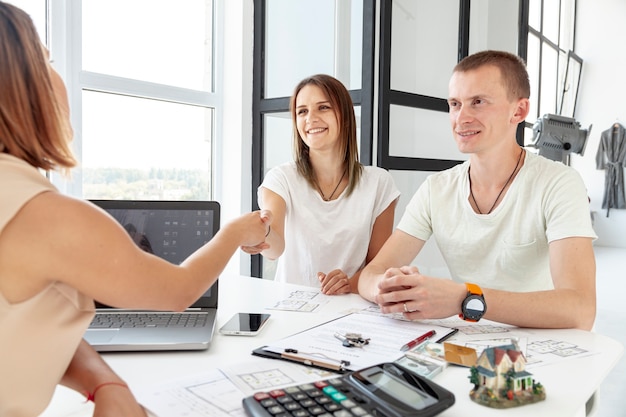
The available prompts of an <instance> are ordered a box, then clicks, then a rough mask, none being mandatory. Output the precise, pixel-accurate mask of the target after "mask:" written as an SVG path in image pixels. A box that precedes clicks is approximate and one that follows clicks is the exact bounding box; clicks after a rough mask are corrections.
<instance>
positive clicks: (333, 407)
mask: <svg viewBox="0 0 626 417" xmlns="http://www.w3.org/2000/svg"><path fill="white" fill-rule="evenodd" d="M324 408H325V409H326V410H328V411H330V412H331V413H332V412H334V411H337V410H341V409H342V408H341V406H340V405H339V404H335V403H328V404H326V405H324Z"/></svg>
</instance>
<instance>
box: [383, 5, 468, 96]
mask: <svg viewBox="0 0 626 417" xmlns="http://www.w3.org/2000/svg"><path fill="white" fill-rule="evenodd" d="M458 16H459V2H458V1H439V0H416V1H410V2H400V1H398V0H395V1H393V8H392V14H391V20H392V21H391V89H392V90H397V91H406V92H409V93H415V94H421V95H425V96H430V97H439V98H447V97H448V81H449V79H450V75H451V74H452V68H453V67H454V65H456V63H457V50H458V37H459V35H458V33H459V21H458V19H459V17H458ZM433 34H435V35H433ZM433 36H436V37H437V42H432V38H433Z"/></svg>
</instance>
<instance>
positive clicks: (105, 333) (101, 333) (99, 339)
mask: <svg viewBox="0 0 626 417" xmlns="http://www.w3.org/2000/svg"><path fill="white" fill-rule="evenodd" d="M118 330H119V329H89V330H87V331H85V339H86V340H87V341H88V342H89V343H91V344H95V343H106V342H108V341H109V340H111V339H113V336H115V335H116V334H117V332H118Z"/></svg>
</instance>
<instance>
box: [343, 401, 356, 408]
mask: <svg viewBox="0 0 626 417" xmlns="http://www.w3.org/2000/svg"><path fill="white" fill-rule="evenodd" d="M341 405H343V406H344V407H346V408H352V407H356V404H355V403H354V401H352V400H345V401H342V402H341Z"/></svg>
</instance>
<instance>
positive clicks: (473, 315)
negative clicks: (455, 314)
mask: <svg viewBox="0 0 626 417" xmlns="http://www.w3.org/2000/svg"><path fill="white" fill-rule="evenodd" d="M465 286H466V287H467V297H465V299H464V300H463V303H461V314H459V317H460V318H462V319H463V320H467V321H474V322H476V321H478V320H480V319H481V318H482V317H483V315H484V314H485V312H486V311H487V303H485V297H483V290H481V289H480V287H479V286H478V285H476V284H470V283H469V282H466V283H465Z"/></svg>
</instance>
